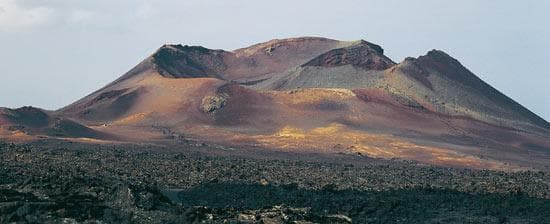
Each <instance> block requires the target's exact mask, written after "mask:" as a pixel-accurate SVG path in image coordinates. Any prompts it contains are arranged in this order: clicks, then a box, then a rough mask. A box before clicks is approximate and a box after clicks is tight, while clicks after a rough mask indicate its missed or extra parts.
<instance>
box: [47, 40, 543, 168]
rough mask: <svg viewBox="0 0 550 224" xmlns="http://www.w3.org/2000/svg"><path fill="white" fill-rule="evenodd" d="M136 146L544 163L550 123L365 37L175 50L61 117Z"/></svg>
mask: <svg viewBox="0 0 550 224" xmlns="http://www.w3.org/2000/svg"><path fill="white" fill-rule="evenodd" d="M52 115H53V116H56V117H63V118H67V119H71V120H74V121H78V122H80V123H82V124H84V125H86V126H88V127H89V128H92V129H94V130H97V131H99V132H105V133H111V134H116V135H117V136H119V137H120V138H122V139H124V140H126V141H138V142H143V141H145V142H173V141H174V140H177V141H180V140H185V139H200V140H205V141H211V142H216V143H219V144H223V145H232V146H237V147H240V146H257V147H261V148H267V149H276V150H285V151H295V152H301V151H311V152H320V153H352V154H361V155H367V156H371V157H380V158H401V159H407V160H417V161H421V162H425V163H432V164H439V165H448V166H468V167H479V168H491V169H520V168H521V167H537V168H540V167H544V166H545V164H548V162H550V125H549V124H548V122H546V121H544V120H543V119H542V118H540V117H538V116H537V115H535V114H533V113H532V112H530V111H529V110H528V109H526V108H524V107H522V106H521V105H520V104H518V103H517V102H515V101H513V100H511V99H510V98H508V97H506V96H505V95H503V94H501V93H500V92H498V91H497V90H495V89H494V88H492V87H491V86H489V85H488V84H486V83H485V82H483V81H482V80H481V79H479V78H478V77H476V76H475V75H474V74H473V73H471V72H470V71H469V70H468V69H466V68H465V67H463V66H462V65H461V64H460V63H459V62H458V61H456V60H455V59H453V58H452V57H450V56H449V55H447V54H445V53H444V52H441V51H435V50H434V51H430V52H428V53H427V54H426V55H424V56H420V57H418V58H407V59H405V60H404V61H403V62H401V63H398V64H397V63H395V62H393V61H392V60H391V59H389V58H388V57H386V56H385V55H384V51H383V49H382V48H381V47H380V46H378V45H375V44H372V43H369V42H367V41H364V40H360V41H337V40H330V39H325V38H315V37H304V38H290V39H282V40H272V41H268V42H265V43H260V44H256V45H252V46H250V47H247V48H242V49H237V50H234V51H224V50H212V49H207V48H204V47H198V46H182V45H165V46H162V47H161V48H160V49H159V50H157V51H156V52H155V53H153V54H152V55H151V56H149V57H147V58H146V59H145V60H143V61H142V62H141V63H140V64H138V65H137V66H136V67H134V68H133V69H132V70H130V71H129V72H128V73H126V74H125V75H123V76H122V77H120V78H119V79H117V80H115V81H114V82H112V83H110V84H109V85H107V86H105V87H104V88H102V89H100V90H98V91H96V92H94V93H92V94H90V95H88V96H86V97H84V98H82V99H81V100H79V101H77V102H75V103H73V104H71V105H69V106H67V107H65V108H62V109H60V110H58V111H55V112H53V113H52Z"/></svg>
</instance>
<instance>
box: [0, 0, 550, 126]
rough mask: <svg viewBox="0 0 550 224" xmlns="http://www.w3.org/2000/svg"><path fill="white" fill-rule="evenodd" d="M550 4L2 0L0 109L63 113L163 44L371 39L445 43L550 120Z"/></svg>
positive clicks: (403, 47) (489, 0)
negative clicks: (32, 108) (29, 108)
mask: <svg viewBox="0 0 550 224" xmlns="http://www.w3.org/2000/svg"><path fill="white" fill-rule="evenodd" d="M548 12H550V1H542V0H541V1H535V0H532V1H530V0H523V1H517V0H514V1H512V0H483V1H481V0H460V1H456V0H455V1H443V0H426V1H421V0H418V1H410V0H402V1H388V0H384V1H381V0H376V1H374V0H362V1H351V0H348V1H346V0H332V1H320V0H306V1H298V0H278V1H260V0H249V1H242V0H226V1H221V0H219V1H213V0H198V1H186V0H163V1H154V0H141V1H139V0H138V1H130V0H93V1H84V0H80V1H77V0H0V106H7V107H19V106H23V105H33V106H38V107H42V108H46V109H56V108H59V107H61V106H64V105H67V104H69V103H71V102H73V101H75V100H77V99H79V98H81V97H83V96H84V95H86V94H88V93H90V92H92V91H94V90H96V89H98V88H100V87H102V86H103V85H105V84H107V83H109V82H110V81H113V80H114V79H116V78H117V77H118V76H120V75H122V74H123V73H124V72H126V71H128V70H129V69H130V68H132V67H133V66H134V65H136V64H137V63H138V62H140V61H141V60H142V59H143V58H145V57H146V56H148V55H149V54H151V53H152V52H153V51H154V50H155V49H156V48H158V47H160V46H161V45H162V44H164V43H182V44H190V45H202V46H205V47H208V48H220V49H228V50H231V49H235V48H240V47H245V46H248V45H250V44H253V43H257V42H263V41H267V40H270V39H274V38H285V37H296V36H323V37H329V38H335V39H340V40H357V39H365V40H367V41H370V42H374V43H377V44H379V45H381V46H382V47H383V48H384V49H385V52H386V55H388V56H389V57H390V58H392V59H393V60H394V61H397V62H399V61H401V60H403V59H404V58H405V57H406V56H414V57H416V56H419V55H423V54H425V53H426V52H427V51H429V50H431V49H434V48H435V49H440V50H443V51H445V52H447V53H448V54H450V55H451V56H453V57H455V58H457V59H458V60H459V61H461V62H462V64H464V65H465V66H466V67H468V68H469V69H470V70H471V71H473V72H474V73H475V74H477V75H478V76H480V77H481V78H482V79H483V80H485V81H486V82H488V83H489V84H491V85H493V86H494V87H495V88H497V89H499V90H500V91H502V92H503V93H505V94H506V95H508V96H510V97H512V98H513V99H514V100H516V101H518V102H520V103H521V104H522V105H524V106H526V107H527V108H529V109H531V110H532V111H534V112H535V113H537V114H539V115H540V116H542V117H544V118H545V119H546V120H550V72H549V70H548V69H547V68H546V67H548V63H549V62H548V61H549V59H550V13H548Z"/></svg>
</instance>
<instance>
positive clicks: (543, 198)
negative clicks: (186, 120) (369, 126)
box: [0, 141, 550, 223]
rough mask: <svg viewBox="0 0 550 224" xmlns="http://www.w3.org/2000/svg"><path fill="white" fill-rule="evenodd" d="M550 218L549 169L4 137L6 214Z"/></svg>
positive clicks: (0, 200)
mask: <svg viewBox="0 0 550 224" xmlns="http://www.w3.org/2000/svg"><path fill="white" fill-rule="evenodd" d="M11 222H16V223H27V222H28V223H60V222H64V223H243V222H244V223H310V222H313V223H550V173H548V172H541V171H525V172H516V173H505V172H497V171H480V170H465V169H455V168H441V167H433V166H426V165H421V164H415V163H412V162H400V161H390V160H374V159H370V158H366V157H362V156H359V155H357V156H349V155H347V156H346V155H339V154H335V155H311V154H308V155H304V154H289V153H276V152H267V151H258V150H254V149H240V150H237V149H232V148H228V147H222V146H216V145H209V144H204V143H185V144H183V145H178V146H174V147H166V146H155V145H89V144H82V143H70V142H58V141H56V142H46V141H44V142H36V143H33V144H25V145H15V144H7V143H1V142H0V223H11Z"/></svg>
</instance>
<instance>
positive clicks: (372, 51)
mask: <svg viewBox="0 0 550 224" xmlns="http://www.w3.org/2000/svg"><path fill="white" fill-rule="evenodd" d="M343 65H353V66H355V67H360V68H364V69H368V70H385V69H388V68H389V67H391V66H393V65H395V62H393V61H392V60H391V59H389V58H388V57H386V56H385V55H384V49H382V47H380V46H379V45H376V44H373V43H370V42H367V41H365V40H359V41H351V42H348V44H347V45H346V46H345V47H342V48H336V49H332V50H330V51H328V52H326V53H324V54H321V55H319V56H318V57H316V58H314V59H312V60H310V61H309V62H307V63H305V64H304V65H303V66H321V67H337V66H343Z"/></svg>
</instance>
